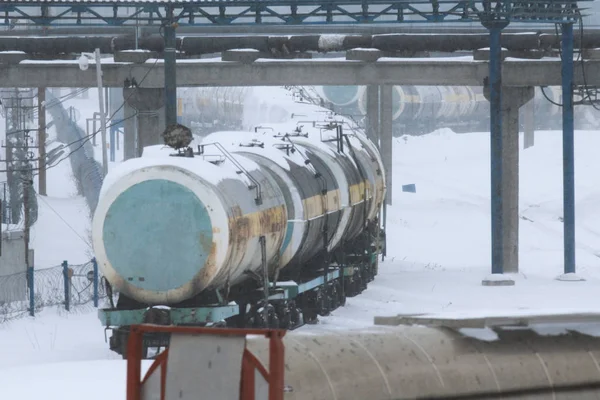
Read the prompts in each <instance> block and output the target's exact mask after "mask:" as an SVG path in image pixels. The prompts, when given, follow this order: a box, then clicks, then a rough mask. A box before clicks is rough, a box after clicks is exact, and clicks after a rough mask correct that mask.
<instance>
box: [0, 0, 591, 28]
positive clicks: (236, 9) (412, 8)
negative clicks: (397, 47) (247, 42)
mask: <svg viewBox="0 0 600 400" xmlns="http://www.w3.org/2000/svg"><path fill="white" fill-rule="evenodd" d="M580 1H586V0H580ZM166 8H172V9H173V11H174V12H175V17H176V19H175V22H177V23H178V24H179V25H180V26H211V25H212V26H218V25H238V26H239V25H250V26H255V25H321V24H328V25H329V24H345V25H352V24H355V25H357V24H390V23H440V22H459V23H465V22H467V23H468V22H474V21H479V20H480V18H481V17H482V16H485V15H486V14H487V13H489V12H490V11H491V10H490V9H489V8H490V2H488V1H485V0H484V1H481V2H474V1H471V0H438V1H432V0H407V1H402V2H397V1H394V0H371V1H369V2H365V1H364V0H321V1H318V0H294V1H290V0H271V1H268V2H265V1H262V0H229V1H226V2H223V1H202V2H193V3H192V2H187V1H186V2H171V1H167V0H164V1H147V0H146V1H135V0H129V1H117V0H112V1H96V2H93V1H89V2H86V1H77V2H75V1H61V2H49V1H36V2H33V1H27V0H17V1H10V2H2V3H0V14H2V16H3V18H2V19H0V25H5V26H9V27H12V28H14V27H15V26H20V25H31V24H35V25H40V26H59V27H68V26H90V27H92V26H134V25H136V24H139V25H142V26H147V25H151V24H161V23H163V22H164V19H165V17H166V16H165V14H166V13H165V9H166ZM493 12H494V14H495V15H497V16H498V17H499V18H502V19H506V20H508V21H510V22H531V23H536V24H540V23H544V22H545V23H561V22H567V21H576V20H577V19H578V18H579V12H580V9H579V7H578V6H577V3H576V2H573V1H570V0H569V1H567V0H539V1H534V2H527V3H523V2H522V1H520V0H502V1H498V2H495V3H494V10H493Z"/></svg>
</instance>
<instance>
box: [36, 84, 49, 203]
mask: <svg viewBox="0 0 600 400" xmlns="http://www.w3.org/2000/svg"><path fill="white" fill-rule="evenodd" d="M45 102H46V88H45V87H41V88H39V89H38V147H39V154H40V159H39V162H38V168H39V176H38V179H39V183H38V184H39V187H38V192H39V194H40V195H41V196H46V195H47V192H46V107H45Z"/></svg>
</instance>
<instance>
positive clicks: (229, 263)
mask: <svg viewBox="0 0 600 400" xmlns="http://www.w3.org/2000/svg"><path fill="white" fill-rule="evenodd" d="M172 153H174V150H173V149H171V148H165V147H164V146H153V147H147V148H145V149H144V154H143V156H142V157H141V158H138V159H131V160H127V161H125V162H123V163H121V164H120V165H118V166H117V167H115V168H114V169H113V170H112V171H111V173H110V174H109V175H108V176H107V180H106V181H105V183H104V185H103V189H102V192H101V195H100V202H99V204H98V207H97V209H96V212H95V215H94V221H93V228H92V229H93V245H94V250H95V253H96V258H97V260H98V264H99V267H100V269H101V270H102V273H103V274H104V275H105V276H106V278H107V279H108V281H109V282H110V283H111V285H112V286H113V287H114V288H115V289H116V290H117V291H119V292H121V293H123V294H125V295H126V296H129V297H131V298H133V299H135V300H137V301H139V302H142V303H148V304H167V305H168V304H173V303H177V302H181V301H183V300H186V299H189V298H192V297H193V296H194V295H196V294H198V293H200V292H201V291H203V290H204V289H206V288H209V287H219V286H223V285H226V284H231V285H233V284H235V283H237V282H240V281H242V280H243V279H244V274H245V271H247V270H251V271H252V270H256V269H259V268H260V267H261V265H262V264H261V255H262V254H261V248H260V243H259V238H260V237H261V236H265V238H266V255H267V262H268V263H269V264H271V263H272V260H273V259H274V257H275V256H276V255H278V251H279V248H280V247H281V244H282V242H283V240H284V237H285V233H286V210H287V209H286V202H285V198H284V196H283V193H282V192H281V190H280V189H279V186H278V185H277V183H276V182H275V181H274V179H273V178H272V177H271V175H270V174H268V173H266V172H265V171H262V170H261V169H260V168H259V166H258V165H257V164H256V163H255V162H253V161H251V160H249V159H247V158H246V157H244V156H242V155H236V157H235V159H233V158H232V157H227V156H226V155H225V154H226V153H225V154H224V153H222V152H218V151H217V152H215V157H213V158H212V160H211V161H212V162H210V161H207V160H209V159H210V158H209V157H193V158H188V157H174V156H172V155H171V154H172Z"/></svg>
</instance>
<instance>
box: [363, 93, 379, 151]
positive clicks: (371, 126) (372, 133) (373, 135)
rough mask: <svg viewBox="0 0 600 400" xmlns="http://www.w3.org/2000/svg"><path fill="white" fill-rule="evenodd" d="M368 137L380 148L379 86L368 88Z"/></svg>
mask: <svg viewBox="0 0 600 400" xmlns="http://www.w3.org/2000/svg"><path fill="white" fill-rule="evenodd" d="M366 130H367V136H368V137H369V139H371V140H372V141H373V143H375V144H376V145H377V146H379V137H378V136H379V86H377V85H369V86H367V126H366Z"/></svg>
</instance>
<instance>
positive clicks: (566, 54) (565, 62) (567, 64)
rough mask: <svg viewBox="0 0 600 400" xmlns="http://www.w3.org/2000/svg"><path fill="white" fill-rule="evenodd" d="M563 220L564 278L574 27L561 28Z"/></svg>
mask: <svg viewBox="0 0 600 400" xmlns="http://www.w3.org/2000/svg"><path fill="white" fill-rule="evenodd" d="M562 95H563V107H562V112H563V202H564V203H563V214H564V215H563V218H564V246H565V247H564V262H565V265H564V268H565V274H568V273H575V148H574V147H575V146H574V118H573V24H570V23H569V24H562Z"/></svg>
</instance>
